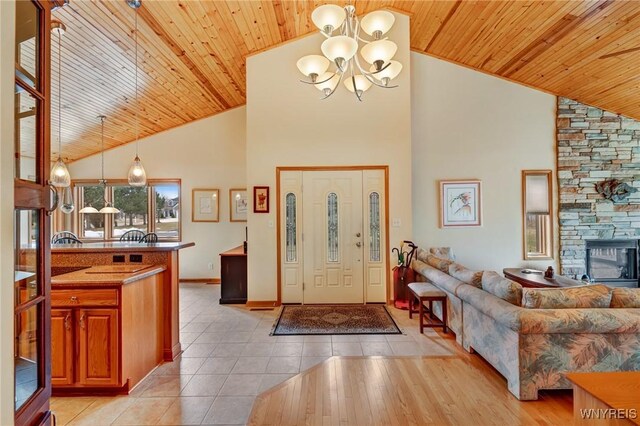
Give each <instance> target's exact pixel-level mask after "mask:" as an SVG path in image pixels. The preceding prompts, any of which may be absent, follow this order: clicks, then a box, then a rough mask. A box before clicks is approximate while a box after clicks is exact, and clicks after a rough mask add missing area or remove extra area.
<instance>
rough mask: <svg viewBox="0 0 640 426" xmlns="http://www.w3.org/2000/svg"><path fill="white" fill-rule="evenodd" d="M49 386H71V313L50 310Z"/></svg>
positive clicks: (66, 310)
mask: <svg viewBox="0 0 640 426" xmlns="http://www.w3.org/2000/svg"><path fill="white" fill-rule="evenodd" d="M51 384H52V385H53V386H64V385H71V384H73V311H72V310H71V309H52V310H51Z"/></svg>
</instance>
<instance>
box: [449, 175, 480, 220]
mask: <svg viewBox="0 0 640 426" xmlns="http://www.w3.org/2000/svg"><path fill="white" fill-rule="evenodd" d="M439 186H440V227H442V228H449V227H458V226H481V225H482V197H481V182H480V181H479V180H477V179H469V180H441V181H440V182H439Z"/></svg>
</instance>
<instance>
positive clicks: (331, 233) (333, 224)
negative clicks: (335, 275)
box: [327, 192, 339, 262]
mask: <svg viewBox="0 0 640 426" xmlns="http://www.w3.org/2000/svg"><path fill="white" fill-rule="evenodd" d="M338 238H339V235H338V195H337V194H336V193H335V192H332V193H330V194H329V195H328V196H327V261H328V262H337V261H338V244H339V243H338Z"/></svg>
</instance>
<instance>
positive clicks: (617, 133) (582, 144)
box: [557, 97, 640, 278]
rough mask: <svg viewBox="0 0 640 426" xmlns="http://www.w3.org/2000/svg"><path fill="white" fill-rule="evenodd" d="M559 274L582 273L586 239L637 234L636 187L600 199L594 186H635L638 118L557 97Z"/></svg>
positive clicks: (639, 169)
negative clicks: (609, 182)
mask: <svg viewBox="0 0 640 426" xmlns="http://www.w3.org/2000/svg"><path fill="white" fill-rule="evenodd" d="M557 138H558V145H557V149H558V176H557V177H558V189H559V195H560V198H559V223H560V272H561V274H563V275H570V276H573V275H577V276H578V278H579V277H580V276H582V274H584V273H586V240H596V239H599V240H609V239H638V238H640V191H639V192H635V193H633V194H631V195H630V197H629V198H628V199H626V200H625V201H624V202H619V203H613V202H611V201H608V200H606V199H604V198H603V197H602V196H601V195H600V194H598V193H597V191H596V189H595V184H596V183H599V182H602V181H603V180H606V179H618V180H620V181H622V182H626V183H628V184H629V185H631V186H633V187H636V188H638V189H640V121H636V120H633V119H631V118H627V117H623V116H620V115H617V114H613V113H610V112H608V111H603V110H601V109H599V108H595V107H592V106H589V105H585V104H581V103H579V102H576V101H573V100H571V99H567V98H561V97H560V98H558V109H557Z"/></svg>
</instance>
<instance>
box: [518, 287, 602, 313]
mask: <svg viewBox="0 0 640 426" xmlns="http://www.w3.org/2000/svg"><path fill="white" fill-rule="evenodd" d="M611 293H612V291H611V289H610V288H609V287H607V286H605V285H602V284H596V285H584V286H577V287H565V288H525V289H523V290H522V307H523V308H532V309H575V308H608V307H609V305H610V304H611Z"/></svg>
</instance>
